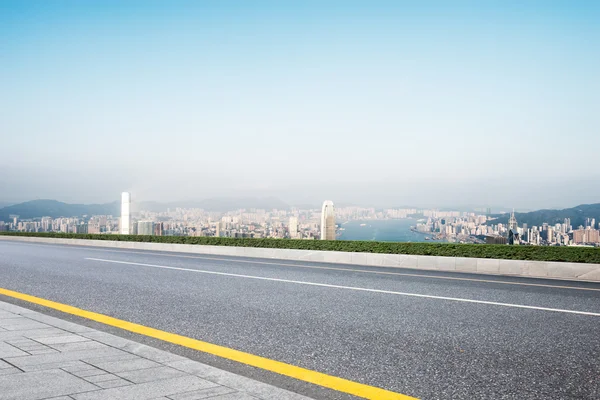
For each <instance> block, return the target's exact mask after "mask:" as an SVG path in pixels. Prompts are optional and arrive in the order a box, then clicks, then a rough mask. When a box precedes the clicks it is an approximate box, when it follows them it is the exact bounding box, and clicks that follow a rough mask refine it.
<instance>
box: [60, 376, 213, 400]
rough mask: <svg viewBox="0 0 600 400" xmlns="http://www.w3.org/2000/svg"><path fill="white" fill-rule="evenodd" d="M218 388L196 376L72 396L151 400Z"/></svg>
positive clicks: (84, 399) (86, 399)
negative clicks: (213, 387)
mask: <svg viewBox="0 0 600 400" xmlns="http://www.w3.org/2000/svg"><path fill="white" fill-rule="evenodd" d="M212 386H216V384H214V383H212V382H209V381H206V380H204V379H200V378H198V377H196V376H184V377H180V378H173V379H163V380H160V381H157V382H148V383H140V384H139V385H130V386H123V387H120V388H113V389H105V390H99V391H94V392H88V393H80V394H75V395H72V397H73V398H74V399H75V400H149V399H154V398H156V397H160V396H169V395H172V394H176V393H181V392H190V391H192V390H198V389H203V388H208V387H212Z"/></svg>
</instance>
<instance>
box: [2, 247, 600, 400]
mask: <svg viewBox="0 0 600 400" xmlns="http://www.w3.org/2000/svg"><path fill="white" fill-rule="evenodd" d="M139 264H147V265H139ZM165 267H168V268H165ZM178 268H179V269H178ZM190 270H196V271H197V272H195V271H190ZM390 272H392V273H390ZM215 273H216V274H215ZM241 275H242V276H241ZM257 278H265V279H257ZM0 287H2V288H6V289H11V290H15V291H19V292H23V293H27V294H32V295H35V296H39V297H42V298H46V299H50V300H54V301H58V302H61V303H66V304H70V305H73V306H76V307H80V308H83V309H86V310H91V311H95V312H98V313H102V314H107V315H111V316H114V317H117V318H120V319H124V320H128V321H132V322H135V323H139V324H142V325H146V326H150V327H153V328H157V329H161V330H165V331H169V332H174V333H178V334H181V335H185V336H189V337H193V338H196V339H199V340H203V341H207V342H211V343H215V344H219V345H222V346H227V347H231V348H234V349H238V350H242V351H245V352H248V353H252V354H256V355H260V356H263V357H267V358H271V359H275V360H279V361H283V362H286V363H290V364H293V365H297V366H301V367H304V368H308V369H311V370H316V371H319V372H323V373H326V374H330V375H334V376H339V377H343V378H346V379H350V380H353V381H357V382H361V383H365V384H368V385H372V386H378V387H382V388H385V389H388V390H391V391H395V392H399V393H404V394H408V395H411V396H415V397H419V398H423V399H517V398H518V399H599V398H600V285H599V284H592V283H576V282H564V281H553V280H540V279H519V278H508V277H490V276H484V275H471V274H458V273H457V274H452V273H436V272H432V271H416V270H409V269H389V268H373V267H358V266H347V265H332V264H319V263H304V262H288V261H277V260H257V259H244V258H232V257H229V258H228V257H220V256H210V257H205V256H195V255H183V254H173V253H157V252H143V251H128V250H112V249H99V248H87V247H74V246H58V245H42V244H31V243H15V242H3V241H0ZM414 295H419V296H414ZM6 299H7V298H3V300H6ZM460 300H472V301H475V302H470V301H468V302H467V301H460ZM7 301H8V300H7ZM25 306H27V304H25ZM30 307H31V306H30ZM527 307H531V308H527ZM31 308H33V307H31ZM548 308H550V309H554V311H553V310H548ZM47 312H48V311H47ZM574 312H584V313H583V314H578V313H574ZM585 313H591V314H585ZM63 317H64V316H63ZM65 318H66V317H65ZM106 330H110V329H106ZM120 334H122V335H124V336H126V334H125V333H120ZM137 340H140V341H144V339H143V338H137ZM153 345H155V346H158V347H163V348H167V349H169V350H172V351H175V352H179V353H183V354H185V355H187V356H190V357H192V358H196V359H199V360H201V361H204V362H208V363H210V364H213V365H216V366H219V367H221V368H225V369H229V370H232V371H234V372H237V373H242V374H245V375H247V376H251V377H253V378H256V379H259V380H263V381H265V382H268V383H271V384H274V385H277V386H280V387H284V388H286V389H291V390H294V391H296V392H299V393H302V394H305V395H308V396H312V397H315V398H323V399H346V398H349V397H348V396H347V395H342V394H340V393H338V392H334V391H331V390H323V389H319V388H317V387H314V385H309V384H306V383H302V382H298V381H295V380H293V379H291V378H285V377H282V376H279V375H276V374H273V373H267V372H263V371H258V370H256V369H255V368H250V367H244V366H240V365H237V364H236V363H234V362H226V361H223V360H220V359H216V358H215V357H212V356H206V355H203V354H198V352H193V351H186V350H182V349H176V348H175V347H174V346H173V345H166V344H161V343H160V342H158V341H155V342H153Z"/></svg>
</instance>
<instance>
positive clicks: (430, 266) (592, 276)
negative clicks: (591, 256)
mask: <svg viewBox="0 0 600 400" xmlns="http://www.w3.org/2000/svg"><path fill="white" fill-rule="evenodd" d="M0 240H6V241H19V242H35V243H51V244H66V245H75V246H93V247H109V248H118V249H132V250H153V251H167V252H178V253H193V254H205V255H219V256H239V257H251V258H271V259H280V260H293V261H310V262H325V263H336V264H352V265H368V266H376V267H390V268H412V269H418V270H432V271H449V272H469V273H476V274H488V275H508V276H522V277H532V278H550V279H563V280H573V281H590V282H600V264H581V263H567V262H546V261H520V260H497V259H490V258H462V257H435V256H415V255H404V254H374V253H348V252H341V251H311V250H288V249H267V248H253V247H229V246H201V245H189V244H169V243H141V242H120V241H108V240H87V239H57V238H43V237H24V236H2V235H0ZM0 257H1V254H0Z"/></svg>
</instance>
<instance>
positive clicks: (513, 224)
mask: <svg viewBox="0 0 600 400" xmlns="http://www.w3.org/2000/svg"><path fill="white" fill-rule="evenodd" d="M518 227H519V225H518V224H517V218H515V210H514V209H513V212H512V213H511V214H510V218H509V219H508V230H512V231H513V232H515V233H516V232H517V228H518Z"/></svg>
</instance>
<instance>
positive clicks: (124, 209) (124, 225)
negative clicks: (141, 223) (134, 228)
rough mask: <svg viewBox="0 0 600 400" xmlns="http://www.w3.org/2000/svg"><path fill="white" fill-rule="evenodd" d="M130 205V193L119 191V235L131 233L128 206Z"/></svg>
mask: <svg viewBox="0 0 600 400" xmlns="http://www.w3.org/2000/svg"><path fill="white" fill-rule="evenodd" d="M130 205H131V194H130V193H129V192H123V193H121V231H120V233H121V235H129V234H131V216H130V215H129V207H130Z"/></svg>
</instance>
